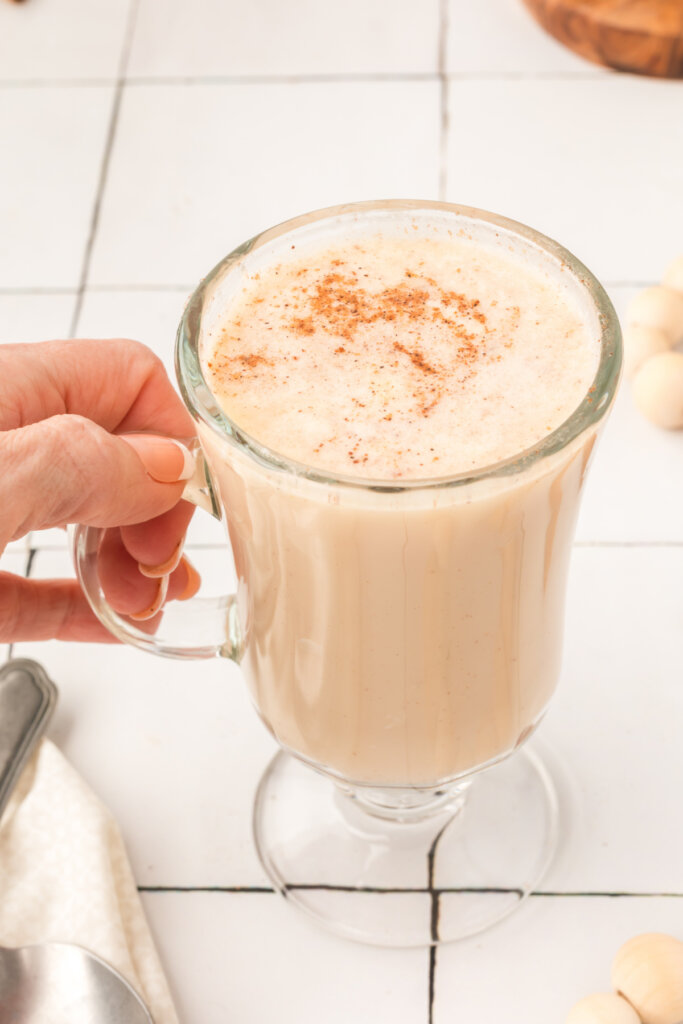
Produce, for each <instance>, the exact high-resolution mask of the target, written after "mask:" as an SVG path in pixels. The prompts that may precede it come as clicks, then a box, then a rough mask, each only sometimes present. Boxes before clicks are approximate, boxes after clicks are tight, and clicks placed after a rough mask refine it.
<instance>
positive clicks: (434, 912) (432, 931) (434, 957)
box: [427, 819, 452, 1024]
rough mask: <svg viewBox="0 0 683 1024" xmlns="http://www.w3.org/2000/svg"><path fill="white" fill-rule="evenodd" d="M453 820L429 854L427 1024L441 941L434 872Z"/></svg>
mask: <svg viewBox="0 0 683 1024" xmlns="http://www.w3.org/2000/svg"><path fill="white" fill-rule="evenodd" d="M451 820H452V819H449V820H448V821H447V822H446V824H445V825H444V826H443V827H442V828H440V829H439V831H438V832H437V834H436V835H435V837H434V841H433V843H432V845H431V846H430V847H429V852H428V854H427V888H428V891H429V900H430V904H431V905H430V919H429V938H430V939H431V944H430V946H429V983H428V986H427V996H428V1004H427V1024H434V999H435V997H436V970H437V965H438V948H439V947H438V945H437V944H438V941H439V915H440V913H441V893H440V892H439V890H438V889H437V888H436V887H435V885H434V870H435V867H436V852H437V849H438V846H439V840H440V839H441V837H442V836H443V834H444V832H445V831H446V829H447V828H448V826H449V825H450V823H451Z"/></svg>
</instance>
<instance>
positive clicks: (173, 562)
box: [138, 538, 185, 580]
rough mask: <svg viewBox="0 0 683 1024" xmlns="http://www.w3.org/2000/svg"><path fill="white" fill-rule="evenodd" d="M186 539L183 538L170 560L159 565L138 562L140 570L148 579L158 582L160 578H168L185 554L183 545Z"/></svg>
mask: <svg viewBox="0 0 683 1024" xmlns="http://www.w3.org/2000/svg"><path fill="white" fill-rule="evenodd" d="M184 543H185V538H183V539H182V540H181V541H180V542H179V543H178V544H177V545H176V547H175V548H174V549H173V554H172V555H171V556H170V558H167V559H166V561H165V562H160V563H159V565H143V564H142V562H138V569H139V570H140V572H141V573H142V575H143V576H147V577H148V579H151V580H156V579H158V578H159V577H160V576H168V575H169V573H172V572H173V570H174V569H177V568H178V565H179V563H180V558H181V556H182V553H183V544H184Z"/></svg>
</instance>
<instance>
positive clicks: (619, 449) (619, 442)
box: [576, 266, 683, 544]
mask: <svg viewBox="0 0 683 1024" xmlns="http://www.w3.org/2000/svg"><path fill="white" fill-rule="evenodd" d="M662 269H663V268H662V267H661V266H660V267H659V268H658V269H657V275H656V277H654V278H653V279H652V281H653V283H655V282H656V281H657V280H658V279H659V275H660V274H661V272H662ZM607 290H608V292H609V293H610V297H611V299H612V301H613V302H614V306H615V308H616V311H617V313H618V315H619V317H620V319H621V322H622V326H623V324H624V313H625V310H626V307H627V305H628V302H629V301H630V299H631V298H632V297H633V296H634V295H635V294H636V293H637V291H638V289H637V288H628V287H615V286H612V287H609V288H608V289H607ZM681 465H683V434H681V433H680V432H671V431H667V430H658V429H657V428H656V427H653V426H652V425H651V424H650V423H648V421H647V420H646V419H644V417H643V416H641V415H640V413H639V412H638V410H637V409H636V407H635V405H634V403H633V399H632V395H631V384H630V381H628V380H626V379H622V382H621V386H620V393H619V395H618V397H617V400H616V402H615V405H614V409H613V410H612V412H611V414H610V416H609V419H608V421H607V425H606V427H605V429H604V432H603V435H602V437H601V439H600V442H599V444H598V447H597V450H596V454H595V459H594V462H593V466H592V467H591V470H590V473H589V475H588V480H587V482H586V491H585V495H584V499H583V504H582V506H581V511H580V514H579V522H578V525H577V532H576V537H577V540H578V541H579V543H612V544H613V543H629V542H633V541H641V542H644V541H646V542H649V543H653V542H654V543H663V542H679V543H680V542H681V541H683V516H682V515H681V509H683V473H681Z"/></svg>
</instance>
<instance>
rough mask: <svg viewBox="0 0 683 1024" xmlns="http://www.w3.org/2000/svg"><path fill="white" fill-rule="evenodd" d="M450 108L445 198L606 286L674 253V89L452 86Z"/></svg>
mask: <svg viewBox="0 0 683 1024" xmlns="http://www.w3.org/2000/svg"><path fill="white" fill-rule="evenodd" d="M625 112H628V113H627V114H626V113H625ZM449 113H450V132H449V142H448V155H449V166H448V188H447V197H448V199H450V200H452V201H453V202H461V203H466V204H469V205H471V206H480V207H483V208H484V209H490V210H494V211H497V212H501V213H503V212H504V213H505V214H506V215H507V216H509V217H512V218H514V219H516V220H521V221H523V222H525V223H527V224H531V225H532V226H533V227H535V228H538V229H539V230H540V231H543V232H545V234H548V235H550V236H551V237H554V238H557V239H558V241H560V242H562V244H563V245H566V246H567V248H568V249H570V250H571V251H572V252H574V253H576V255H577V256H578V257H579V258H580V259H582V260H583V262H584V263H586V264H587V265H588V266H589V267H590V269H591V270H592V271H593V272H594V273H595V274H597V276H598V277H601V278H603V279H605V280H609V281H625V282H638V281H646V280H651V279H654V280H656V279H657V278H658V277H659V274H660V273H661V270H662V266H663V265H665V264H666V262H667V260H669V259H672V258H673V257H674V256H676V255H677V254H678V252H679V250H680V248H681V225H682V224H683V189H681V176H680V166H681V164H682V163H683V131H681V130H680V124H681V118H682V117H683V100H682V98H681V90H680V86H679V84H678V83H677V82H665V81H655V80H653V79H643V78H637V77H635V76H633V77H631V76H625V75H624V76H620V75H604V76H600V77H599V78H597V79H595V80H583V79H582V80H575V81H571V80H564V81H534V80H511V79H510V80H505V81H502V80H495V81H471V80H454V81H452V82H451V85H450V92H449Z"/></svg>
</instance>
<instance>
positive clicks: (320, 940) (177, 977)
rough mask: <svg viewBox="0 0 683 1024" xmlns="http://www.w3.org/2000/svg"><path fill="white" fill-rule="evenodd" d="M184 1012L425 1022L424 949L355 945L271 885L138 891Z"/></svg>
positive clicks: (211, 1019) (244, 1018)
mask: <svg viewBox="0 0 683 1024" xmlns="http://www.w3.org/2000/svg"><path fill="white" fill-rule="evenodd" d="M143 903H144V907H145V910H146V912H147V914H148V917H149V920H150V924H151V926H152V929H153V931H154V933H155V936H156V938H157V942H158V946H159V949H160V954H161V957H162V960H163V962H164V966H165V967H166V971H167V975H168V977H169V979H170V984H171V987H172V990H173V992H174V995H175V998H176V1008H177V1010H178V1015H179V1017H180V1019H181V1020H187V1021H201V1024H227V1022H232V1021H235V1022H239V1024H266V1022H268V1024H270V1022H276V1021H277V1024H319V1022H321V1021H324V1022H325V1024H349V1022H350V1021H353V1022H354V1024H376V1022H377V1021H378V1020H379V1021H393V1022H396V1024H424V1022H425V1021H426V1019H427V1006H428V987H427V968H426V965H427V957H428V954H427V952H426V951H425V950H400V951H398V950H385V949H377V948H373V947H369V946H360V945H355V944H353V943H350V942H345V941H343V940H341V939H337V938H335V937H334V936H331V935H328V934H327V933H326V932H323V931H321V930H319V929H318V928H316V927H314V926H313V925H312V924H309V923H308V921H307V920H306V919H305V918H304V917H303V916H302V915H299V914H296V913H295V912H294V910H293V909H292V908H291V907H289V906H287V904H286V903H285V901H284V900H283V899H282V898H281V897H279V896H275V895H272V894H235V893H223V894H220V893H216V894H212V893H143Z"/></svg>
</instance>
